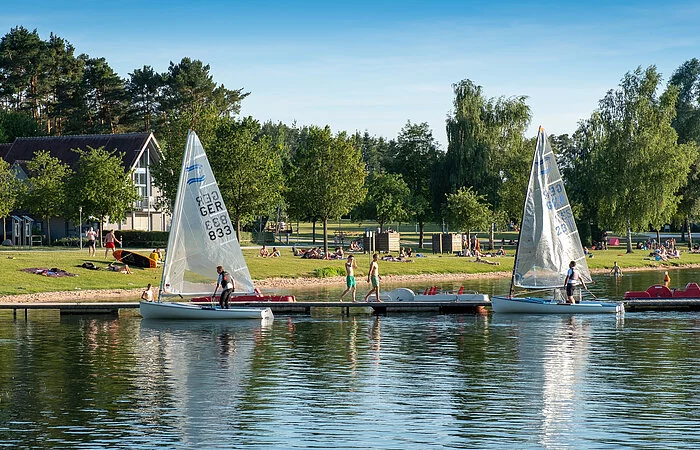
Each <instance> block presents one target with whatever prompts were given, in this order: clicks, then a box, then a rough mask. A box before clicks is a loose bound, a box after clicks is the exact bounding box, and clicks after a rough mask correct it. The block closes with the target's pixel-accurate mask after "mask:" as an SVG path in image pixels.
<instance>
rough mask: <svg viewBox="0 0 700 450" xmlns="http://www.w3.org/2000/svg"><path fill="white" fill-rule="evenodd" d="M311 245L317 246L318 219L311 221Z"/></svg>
mask: <svg viewBox="0 0 700 450" xmlns="http://www.w3.org/2000/svg"><path fill="white" fill-rule="evenodd" d="M311 245H313V246H315V245H316V219H314V220H312V221H311Z"/></svg>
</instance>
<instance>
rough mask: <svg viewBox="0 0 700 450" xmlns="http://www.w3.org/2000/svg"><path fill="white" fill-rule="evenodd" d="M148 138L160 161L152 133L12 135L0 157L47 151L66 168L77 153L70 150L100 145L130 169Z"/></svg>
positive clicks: (28, 157) (13, 159)
mask: <svg viewBox="0 0 700 450" xmlns="http://www.w3.org/2000/svg"><path fill="white" fill-rule="evenodd" d="M151 141H152V144H153V146H154V147H155V148H156V149H157V150H158V151H157V152H156V153H158V155H153V156H155V158H156V159H157V160H160V158H161V154H160V147H159V146H158V142H157V141H156V140H155V137H153V133H150V132H142V133H125V134H89V135H80V136H45V137H30V138H16V139H15V141H14V142H13V143H12V145H11V146H10V148H9V149H7V150H5V151H3V147H1V146H0V156H2V157H3V158H4V159H5V161H7V162H9V163H10V164H13V163H15V162H16V163H21V162H23V161H29V160H31V159H32V158H33V157H34V153H35V152H37V151H40V150H48V151H49V153H50V154H51V156H52V157H54V158H58V159H59V160H61V161H62V162H64V163H66V164H68V165H69V166H70V167H75V165H76V163H77V162H78V158H79V156H80V155H79V154H78V153H77V152H74V151H73V150H74V149H81V150H87V149H88V147H91V148H100V147H104V148H105V150H108V151H114V150H116V154H120V153H123V154H124V156H123V158H122V160H123V164H124V168H125V169H130V168H132V167H133V166H134V165H135V164H136V161H137V159H138V157H139V155H140V154H141V152H142V151H143V149H144V148H146V146H147V145H148V144H149V142H151ZM3 145H5V144H3Z"/></svg>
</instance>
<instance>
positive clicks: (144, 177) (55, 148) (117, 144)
mask: <svg viewBox="0 0 700 450" xmlns="http://www.w3.org/2000/svg"><path fill="white" fill-rule="evenodd" d="M88 146H89V147H92V148H99V147H104V148H105V150H108V151H115V150H116V154H123V158H122V162H123V165H124V171H125V172H128V171H131V170H133V180H134V184H135V185H136V187H137V188H138V190H139V194H140V196H141V198H140V200H138V201H137V202H136V203H135V204H134V210H133V211H132V212H131V213H130V214H128V215H127V217H126V220H124V221H123V222H121V223H116V224H115V223H105V225H104V226H105V229H107V230H110V229H114V230H144V231H166V230H167V229H168V228H169V226H170V216H169V215H168V214H165V213H163V212H162V211H158V210H156V208H155V199H156V198H157V197H158V196H159V195H160V191H159V190H158V188H156V187H155V186H153V179H152V177H151V171H150V167H151V165H153V164H155V163H158V162H159V161H161V160H162V159H163V153H162V152H161V150H160V146H159V145H158V142H157V141H156V138H155V137H154V136H153V133H150V132H144V133H126V134H91V135H82V136H46V137H33V138H17V139H15V141H14V142H13V143H12V144H1V145H0V156H1V157H2V158H3V159H5V161H7V162H8V163H10V165H11V166H12V168H13V169H14V170H15V173H16V174H17V176H18V177H19V178H20V179H26V178H27V166H26V164H27V162H28V161H30V160H31V159H32V158H33V157H34V154H35V153H36V152H37V151H40V150H46V151H48V152H50V154H51V156H52V157H54V158H58V159H59V160H61V161H62V162H64V163H66V164H68V166H70V167H72V168H75V166H76V164H77V162H78V158H79V155H78V153H77V152H74V151H73V149H81V150H87V147H88ZM13 214H15V213H13ZM20 214H21V215H22V216H24V215H26V212H18V213H17V214H16V215H17V216H19V215H20ZM33 219H34V220H35V222H34V225H33V226H34V228H35V229H36V228H39V229H40V231H41V233H42V234H45V230H46V227H45V224H44V223H43V218H41V217H33ZM84 219H87V217H84ZM84 225H85V224H84ZM95 225H97V224H95ZM87 226H89V225H87ZM7 231H9V233H10V234H12V230H11V229H7ZM79 233H80V230H79V228H78V224H74V223H72V222H71V221H69V220H67V219H65V218H55V219H51V238H52V239H58V238H61V237H67V236H75V237H77V236H78V234H79ZM0 237H1V236H0Z"/></svg>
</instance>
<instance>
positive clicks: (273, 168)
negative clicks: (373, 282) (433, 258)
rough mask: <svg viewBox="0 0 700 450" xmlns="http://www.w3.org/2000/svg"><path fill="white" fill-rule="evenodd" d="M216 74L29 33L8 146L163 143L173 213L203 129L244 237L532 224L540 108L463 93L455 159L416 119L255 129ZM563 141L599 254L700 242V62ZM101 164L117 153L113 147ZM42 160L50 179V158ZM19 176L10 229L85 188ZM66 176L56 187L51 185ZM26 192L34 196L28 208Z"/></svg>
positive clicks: (634, 91) (458, 86)
mask: <svg viewBox="0 0 700 450" xmlns="http://www.w3.org/2000/svg"><path fill="white" fill-rule="evenodd" d="M209 70H210V67H209V65H207V64H205V63H203V62H202V61H199V60H197V59H191V58H182V59H181V60H180V61H179V62H177V63H175V62H171V63H170V65H169V67H168V69H167V71H165V72H163V73H158V72H157V71H156V70H154V69H153V68H152V67H150V66H144V67H142V68H139V69H134V70H133V72H131V73H129V74H128V76H127V77H126V78H121V77H120V76H119V75H118V74H117V73H116V72H115V71H114V70H113V69H112V68H111V67H110V66H109V63H108V62H107V61H106V60H105V59H104V58H100V57H91V56H89V55H86V54H76V50H75V48H73V46H72V45H71V44H70V43H69V42H68V41H67V40H66V39H64V38H61V37H58V36H56V35H54V34H51V35H50V36H49V38H48V40H43V39H41V37H40V36H39V34H38V32H37V31H36V30H34V31H29V30H27V29H25V28H23V27H21V26H18V27H16V28H13V29H12V30H10V32H9V33H7V34H6V35H5V36H3V37H2V39H0V105H1V107H0V142H12V141H13V140H14V138H15V137H20V136H22V137H24V136H40V135H66V134H92V133H125V132H134V131H152V132H153V133H154V134H155V136H156V138H157V139H158V141H159V143H160V144H161V148H162V150H163V153H164V156H165V158H164V160H163V161H162V162H161V163H159V164H156V165H155V166H153V167H151V172H152V176H153V180H154V184H155V185H156V186H158V187H159V188H160V189H161V190H162V192H163V196H162V198H160V199H159V205H160V207H162V208H165V209H167V208H169V206H170V204H171V202H172V200H173V199H174V195H175V191H176V189H177V180H178V174H179V171H180V164H181V158H182V152H183V149H184V144H185V139H186V135H187V130H188V129H193V130H195V131H197V133H198V134H199V136H200V139H201V140H202V143H203V145H204V148H205V149H206V151H207V154H208V156H209V159H210V161H211V163H212V166H213V169H214V172H215V175H216V177H217V181H218V182H219V185H220V188H221V191H222V195H224V198H225V200H226V204H227V206H228V209H229V212H230V214H231V216H232V220H234V221H235V222H236V223H237V229H238V230H240V228H241V227H242V226H245V225H247V224H251V223H255V222H256V220H257V219H258V218H259V217H261V216H262V217H277V216H278V215H281V216H282V217H285V218H287V220H292V221H293V220H304V221H313V222H314V223H316V222H319V223H321V224H323V225H324V244H326V245H327V239H326V236H327V233H326V230H327V226H328V222H329V221H332V220H333V219H337V218H339V217H347V216H348V215H350V216H351V217H352V218H353V219H354V220H357V221H361V220H377V221H378V222H379V223H380V225H381V226H384V225H385V224H387V223H394V222H408V221H411V222H415V223H417V224H419V226H420V229H421V245H422V238H423V237H422V229H423V225H424V224H425V223H426V222H432V221H435V222H438V223H439V222H443V221H445V222H446V223H448V224H449V225H450V227H451V229H454V230H460V231H469V230H480V231H483V230H493V229H494V228H495V227H502V228H504V227H508V226H515V225H517V224H518V223H519V221H520V215H521V210H522V204H523V201H524V196H525V191H526V185H527V179H528V177H529V172H530V166H531V159H532V154H533V150H534V145H535V144H534V143H535V136H525V133H526V130H527V129H528V128H529V126H530V124H531V118H532V117H531V111H530V108H529V106H528V104H527V97H526V96H511V97H505V96H500V97H488V96H486V95H485V93H484V89H483V87H482V86H479V85H477V84H476V83H474V82H473V81H471V80H469V79H466V78H465V79H463V80H461V81H458V82H456V83H455V84H454V85H453V86H452V88H453V92H454V100H453V104H452V105H451V108H450V107H449V106H447V105H446V112H447V119H446V123H445V127H446V132H447V148H445V149H443V148H441V146H440V145H439V143H438V142H437V141H436V140H435V138H434V137H433V133H432V130H431V129H430V127H429V126H428V125H427V123H426V122H424V121H421V120H425V118H412V120H407V122H406V124H405V126H404V127H403V128H402V129H401V130H400V131H399V133H398V134H397V136H396V137H392V138H385V137H378V136H372V135H370V134H369V133H368V132H359V131H351V132H347V131H342V130H335V131H333V130H331V129H330V127H328V126H325V125H324V124H309V125H298V124H296V123H293V124H284V123H273V122H266V123H260V122H259V121H257V120H256V119H255V118H252V117H240V116H239V113H240V109H241V103H242V102H243V101H244V100H245V98H246V97H247V96H248V95H249V93H248V92H244V89H242V88H240V89H235V88H234V89H230V88H227V87H225V86H224V85H222V84H218V83H217V82H215V80H214V79H213V76H212V75H211V74H210V73H209ZM448 109H449V110H448ZM416 119H417V120H416ZM542 125H544V126H545V127H546V124H542ZM548 131H549V130H548ZM550 140H551V142H552V145H553V147H554V150H555V153H556V154H557V158H558V160H559V163H560V167H561V169H562V173H563V176H564V179H565V183H566V186H567V191H568V194H569V199H570V201H571V203H572V206H573V209H574V212H575V214H576V217H577V221H578V223H579V225H580V226H579V228H580V232H581V234H582V240H583V241H584V242H590V239H591V238H594V239H595V238H597V233H598V232H599V231H598V230H601V229H607V230H614V231H616V232H618V233H626V234H627V235H630V234H631V232H632V231H646V230H649V229H657V230H658V229H660V228H661V227H662V226H663V225H664V224H667V223H674V224H678V226H682V227H684V229H688V228H689V224H690V222H692V221H693V220H694V219H695V218H696V217H697V215H698V211H700V208H699V206H700V181H699V180H698V170H697V168H698V148H697V143H698V142H700V61H698V60H697V59H691V60H689V61H686V62H684V63H682V64H681V65H680V66H679V67H678V69H677V70H676V71H674V73H673V74H672V75H671V76H670V78H669V79H668V80H667V81H664V79H663V77H662V74H660V73H659V72H658V70H657V68H656V67H655V66H650V67H646V68H642V67H638V68H636V69H633V70H631V71H629V72H628V73H626V74H624V75H623V76H622V78H621V81H620V83H619V85H618V86H616V87H614V88H611V89H610V90H609V91H608V92H607V93H605V95H604V96H603V98H602V99H600V100H599V103H598V108H596V110H594V111H592V112H591V115H590V117H588V118H587V119H584V120H581V121H580V122H579V124H578V127H577V129H576V131H575V132H573V133H572V134H571V135H567V134H563V135H556V134H550ZM47 150H48V149H47ZM94 151H102V152H103V154H101V156H100V157H107V158H108V157H110V156H115V155H110V153H109V152H110V149H95V150H94ZM104 152H106V156H105V154H104ZM36 157H37V158H43V161H44V166H41V165H38V166H39V167H45V166H46V158H47V155H46V154H37V156H36ZM87 157H88V155H86V158H87ZM94 157H95V158H97V156H94ZM58 163H60V162H58ZM51 164H57V162H56V161H51ZM31 167H34V166H31ZM31 167H30V171H31V170H32V169H31ZM52 167H53V166H52ZM8 172H9V168H8V167H7V164H6V163H4V165H2V166H1V167H0V183H2V184H3V185H2V186H0V205H2V206H1V207H0V215H5V216H6V215H7V214H9V212H10V211H11V210H12V207H15V206H17V204H18V203H16V202H20V201H23V200H22V199H23V198H30V197H32V196H31V195H27V193H28V192H35V193H36V194H41V193H42V191H41V190H42V189H46V186H47V185H51V186H53V187H52V189H54V194H53V195H54V196H56V197H61V196H60V195H57V194H55V192H56V191H55V190H56V189H61V186H70V184H71V183H70V182H69V181H70V178H71V177H72V175H71V173H72V171H71V170H67V171H62V170H56V169H55V167H54V168H53V169H52V170H38V169H37V170H34V171H33V172H32V173H30V178H29V179H28V180H26V181H25V182H23V183H22V185H21V186H16V180H13V179H12V176H10V175H8V174H7V173H8ZM3 173H5V175H3ZM50 175H51V176H53V177H54V178H56V179H55V180H53V182H52V183H46V182H45V178H46V177H49V176H50ZM42 180H44V182H42ZM120 189H122V187H120ZM20 191H22V192H24V194H25V195H22V196H19V197H17V195H16V193H17V192H20ZM37 196H39V197H40V195H35V196H34V197H37ZM63 198H67V196H65V195H64V196H63ZM120 198H123V199H124V200H123V201H124V202H125V207H124V208H121V209H119V208H118V209H116V210H115V211H114V212H112V213H113V214H115V216H114V217H111V216H110V217H111V219H112V220H119V218H120V217H119V215H120V214H124V211H127V210H128V201H133V195H131V194H130V193H127V194H123V195H121V197H120ZM10 200H11V201H12V202H14V203H11V204H10V203H8V202H10ZM61 203H62V204H61ZM66 203H71V205H67V204H66ZM8 205H9V206H8ZM24 206H25V207H26V206H27V205H24ZM71 206H73V207H74V206H75V202H66V201H63V202H61V201H58V202H57V204H56V205H54V206H53V207H52V208H51V210H50V211H46V210H44V211H42V212H41V216H42V217H59V216H64V215H66V216H69V217H72V216H70V215H68V214H66V211H68V210H69V209H70V207H71ZM8 208H9V209H8ZM87 214H89V215H91V216H92V217H96V218H97V217H101V216H103V215H104V214H106V213H105V212H104V211H87ZM108 215H109V214H108ZM628 242H631V240H628ZM630 250H631V249H630Z"/></svg>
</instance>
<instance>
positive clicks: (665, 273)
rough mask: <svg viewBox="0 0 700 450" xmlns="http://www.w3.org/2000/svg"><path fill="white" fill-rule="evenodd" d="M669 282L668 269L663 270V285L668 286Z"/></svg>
mask: <svg viewBox="0 0 700 450" xmlns="http://www.w3.org/2000/svg"><path fill="white" fill-rule="evenodd" d="M670 284H671V277H669V276H668V271H666V272H664V286H666V287H668V286H669V285H670Z"/></svg>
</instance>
